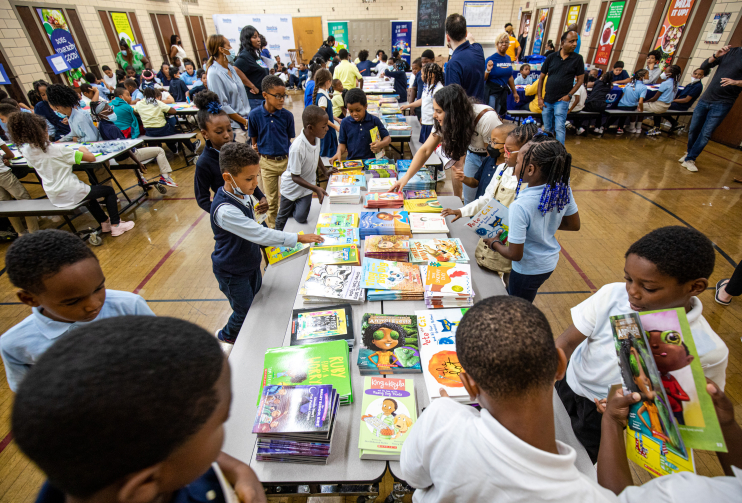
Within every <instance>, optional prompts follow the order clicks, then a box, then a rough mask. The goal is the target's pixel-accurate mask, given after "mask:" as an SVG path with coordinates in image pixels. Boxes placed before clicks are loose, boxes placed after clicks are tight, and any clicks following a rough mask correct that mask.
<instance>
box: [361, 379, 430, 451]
mask: <svg viewBox="0 0 742 503" xmlns="http://www.w3.org/2000/svg"><path fill="white" fill-rule="evenodd" d="M361 410H362V411H363V412H362V415H361V418H360V419H361V424H360V431H359V435H358V448H359V450H360V458H361V459H376V460H399V455H400V453H401V452H402V445H403V444H404V441H405V440H406V439H407V437H408V436H409V435H410V431H411V430H412V428H414V427H415V423H416V422H417V402H416V400H415V384H414V380H412V379H394V378H383V377H375V376H367V377H365V378H364V379H363V401H362V404H361Z"/></svg>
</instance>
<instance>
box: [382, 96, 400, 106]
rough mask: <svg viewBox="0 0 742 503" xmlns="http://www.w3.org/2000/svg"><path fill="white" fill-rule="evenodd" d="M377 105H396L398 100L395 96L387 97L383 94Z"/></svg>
mask: <svg viewBox="0 0 742 503" xmlns="http://www.w3.org/2000/svg"><path fill="white" fill-rule="evenodd" d="M379 103H380V104H384V103H394V104H395V105H396V104H398V103H399V100H398V99H397V96H396V95H391V94H389V95H387V94H385V95H383V96H381V97H379Z"/></svg>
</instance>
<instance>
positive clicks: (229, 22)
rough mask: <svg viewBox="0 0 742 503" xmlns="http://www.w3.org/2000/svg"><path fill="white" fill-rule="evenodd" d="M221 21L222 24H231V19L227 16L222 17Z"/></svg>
mask: <svg viewBox="0 0 742 503" xmlns="http://www.w3.org/2000/svg"><path fill="white" fill-rule="evenodd" d="M222 22H223V23H224V24H232V20H231V19H229V18H228V17H225V18H224V19H222Z"/></svg>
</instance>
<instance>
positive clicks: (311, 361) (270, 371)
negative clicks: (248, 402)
mask: <svg viewBox="0 0 742 503" xmlns="http://www.w3.org/2000/svg"><path fill="white" fill-rule="evenodd" d="M348 352H349V349H348V344H347V343H346V342H345V341H332V342H319V343H316V344H304V345H302V346H286V347H281V348H271V349H269V350H267V351H266V352H265V357H264V360H263V377H262V379H261V381H260V394H259V395H258V401H260V397H261V396H262V395H263V388H265V387H267V386H268V387H269V386H290V385H292V384H302V385H307V386H318V385H321V384H329V385H331V386H332V387H333V388H335V389H336V390H337V392H338V394H339V395H340V405H347V404H351V403H353V388H352V387H351V385H350V367H349V365H348Z"/></svg>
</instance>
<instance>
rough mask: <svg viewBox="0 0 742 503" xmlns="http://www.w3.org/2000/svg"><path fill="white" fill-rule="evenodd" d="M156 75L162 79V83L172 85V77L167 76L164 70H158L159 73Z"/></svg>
mask: <svg viewBox="0 0 742 503" xmlns="http://www.w3.org/2000/svg"><path fill="white" fill-rule="evenodd" d="M155 77H157V78H158V79H160V82H161V83H162V85H163V86H169V85H170V79H169V78H168V77H167V76H165V73H164V72H163V71H162V70H160V71H159V72H157V75H155Z"/></svg>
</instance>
